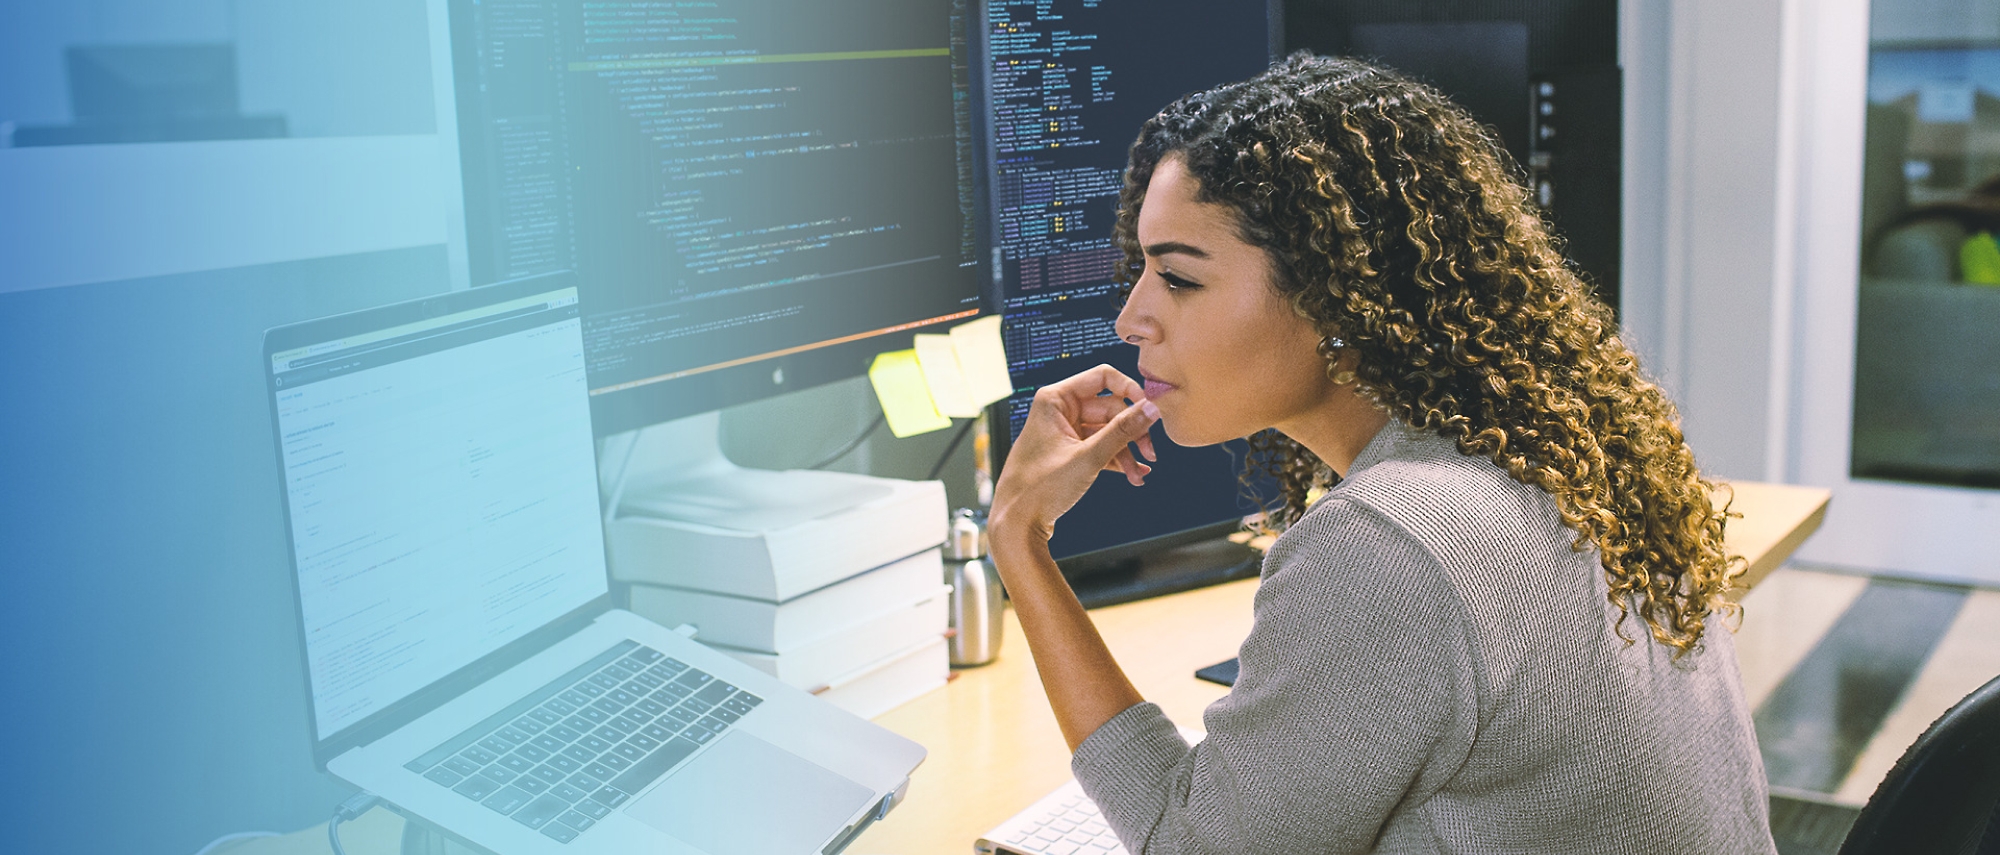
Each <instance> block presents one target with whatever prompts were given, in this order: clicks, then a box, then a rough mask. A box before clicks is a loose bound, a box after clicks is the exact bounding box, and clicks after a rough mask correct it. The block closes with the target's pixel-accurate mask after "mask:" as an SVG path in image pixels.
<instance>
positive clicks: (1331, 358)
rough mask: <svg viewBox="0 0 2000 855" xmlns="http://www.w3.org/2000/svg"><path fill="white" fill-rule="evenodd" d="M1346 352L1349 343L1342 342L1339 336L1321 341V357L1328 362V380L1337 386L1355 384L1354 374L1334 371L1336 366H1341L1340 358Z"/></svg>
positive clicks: (1324, 338)
mask: <svg viewBox="0 0 2000 855" xmlns="http://www.w3.org/2000/svg"><path fill="white" fill-rule="evenodd" d="M1346 350H1347V342H1345V341H1342V340H1341V339H1340V337H1339V336H1331V335H1330V336H1326V337H1323V338H1321V339H1320V340H1319V356H1320V358H1321V359H1324V360H1326V379H1328V380H1332V381H1333V383H1334V385H1336V386H1345V385H1347V384H1349V383H1352V382H1354V372H1352V371H1336V370H1334V366H1336V365H1339V364H1340V357H1341V355H1342V354H1343V353H1344V352H1345V351H1346Z"/></svg>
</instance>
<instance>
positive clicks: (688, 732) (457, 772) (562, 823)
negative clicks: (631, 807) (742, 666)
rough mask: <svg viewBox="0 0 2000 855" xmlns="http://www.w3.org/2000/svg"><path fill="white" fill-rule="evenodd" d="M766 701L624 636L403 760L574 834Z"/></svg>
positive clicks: (547, 828) (491, 804) (564, 837)
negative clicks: (595, 655) (513, 701)
mask: <svg viewBox="0 0 2000 855" xmlns="http://www.w3.org/2000/svg"><path fill="white" fill-rule="evenodd" d="M762 702H763V699H762V698H759V697H757V696H756V695H753V694H750V693H749V692H746V691H743V690H742V689H738V688H736V687H735V686H732V685H730V684H728V683H725V682H723V681H721V680H717V679H715V678H714V677H712V676H710V675H708V674H707V673H705V672H703V671H702V670H701V669H698V668H693V667H690V666H688V665H687V664H686V663H684V662H681V661H679V660H676V659H671V658H668V657H667V656H666V655H665V654H662V653H660V652H659V651H657V650H654V649H652V648H650V647H646V646H644V645H642V644H639V643H638V642H636V641H623V642H620V643H618V644H616V645H613V646H612V647H611V649H609V650H606V651H604V652H603V653H601V654H599V655H598V656H597V657H596V658H594V659H592V660H591V661H589V662H586V663H584V664H583V665H582V666H579V667H578V668H576V669H575V670H572V671H570V672H569V673H568V674H564V675H563V676H561V677H558V678H556V679H555V680H552V681H550V682H549V683H548V685H546V686H543V687H542V688H540V689H538V690H536V691H535V692H534V693H532V694H530V695H529V696H528V697H526V698H523V699H522V700H521V701H519V702H517V703H515V704H513V705H512V706H509V707H508V708H506V709H504V710H501V711H500V712H498V713H496V714H494V715H492V716H490V717H488V718H487V719H486V720H485V721H482V722H480V723H479V724H476V725H473V726H472V727H470V728H468V729H466V731H465V732H464V733H461V734H459V735H457V736H455V737H452V738H451V739H448V740H445V742H444V743H443V744H442V745H439V746H438V747H436V748H433V749H431V750H430V751H428V752H425V753H424V755H423V756H422V757H418V758H417V759H415V760H412V761H410V762H409V763H407V764H404V767H403V768H406V769H409V770H410V771H412V772H418V773H421V774H422V775H423V776H424V777H425V778H427V779H429V780H431V781H434V782H436V783H437V784H438V785H439V786H442V787H449V788H451V790H452V791H453V792H456V793H458V794H459V795H462V796H464V797H466V798H468V799H472V800H473V801H476V802H479V803H480V804H482V805H485V806H486V807H488V808H490V809H492V810H493V811H495V812H496V813H499V814H501V815H503V816H508V817H512V818H513V820H514V821H515V822H518V823H520V824H522V825H525V826H527V827H529V828H532V829H535V830H537V831H540V832H541V833H542V834H544V835H547V836H549V837H551V838H554V839H555V840H557V841H559V842H562V843H568V842H570V841H571V840H575V839H576V837H577V835H578V834H581V833H583V832H584V831H587V830H589V829H590V827H591V826H592V825H595V824H596V823H597V821H598V820H600V819H603V818H604V816H605V815H606V814H608V813H610V812H611V810H612V808H615V807H618V806H619V805H620V804H622V803H624V802H625V801H626V800H628V799H630V798H631V797H632V796H633V795H636V794H637V793H638V792H639V791H640V790H641V789H644V788H645V786H646V785H647V784H650V783H652V782H653V781H654V780H657V779H658V778H659V777H660V776H661V775H663V774H666V772H667V770H669V769H672V768H673V767H674V766H675V765H677V764H679V763H680V762H681V761H682V760H685V759H687V757H688V755H690V754H693V753H694V752H695V750H696V749H699V748H700V747H701V746H702V745H704V744H706V743H708V742H709V741H711V740H713V739H715V737H716V736H718V735H720V734H721V733H722V732H723V731H724V730H727V729H728V728H729V726H730V725H732V724H735V723H736V721H737V720H738V719H740V718H742V717H743V716H744V715H746V714H748V713H749V712H750V710H751V709H753V708H755V707H756V706H757V705H758V704H759V703H762Z"/></svg>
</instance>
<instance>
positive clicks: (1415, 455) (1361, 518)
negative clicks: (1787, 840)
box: [1072, 422, 1776, 855]
mask: <svg viewBox="0 0 2000 855" xmlns="http://www.w3.org/2000/svg"><path fill="white" fill-rule="evenodd" d="M1575 537H1576V534H1575V532H1574V531H1571V530H1570V529H1567V528H1564V527H1563V525H1562V522H1561V520H1560V518H1559V517H1558V516H1557V513H1556V508H1555V503H1554V501H1553V500H1552V499H1551V498H1550V497H1549V496H1548V495H1547V494H1546V493H1544V492H1542V491H1541V490H1539V489H1536V488H1534V487H1530V486H1527V485H1524V484H1521V483H1520V482H1518V481H1515V480H1513V479H1512V478H1509V477H1508V476H1507V474H1506V473H1505V472H1502V471H1501V470H1500V469H1499V468H1498V467H1496V466H1495V465H1493V464H1492V463H1491V462H1490V461H1487V460H1484V459H1480V458H1474V457H1468V456H1465V455H1462V454H1460V453H1459V452H1458V450H1457V449H1456V448H1455V447H1454V446H1453V444H1452V443H1451V442H1449V441H1447V440H1444V439H1441V438H1438V437H1436V436H1431V435H1426V434H1422V433H1418V432H1416V431H1412V430H1409V429H1407V428H1405V427H1403V426H1401V425H1399V424H1398V423H1395V422H1391V423H1390V426H1389V427H1387V428H1385V429H1383V430H1382V432H1381V433H1380V434H1378V435H1377V436H1376V437H1375V439H1374V440H1373V441H1372V442H1370V443H1369V445H1368V447H1367V448H1366V449H1364V450H1363V451H1362V452H1361V455H1360V457H1359V458H1358V459H1357V460H1355V461H1354V465H1353V467H1352V468H1351V470H1350V471H1349V473H1348V476H1347V478H1346V479H1345V480H1344V481H1342V482H1341V484H1340V486H1338V487H1336V488H1335V489H1333V490H1332V491H1330V492H1329V493H1328V495H1327V496H1326V497H1325V498H1324V499H1322V500H1321V501H1320V502H1319V503H1318V504H1317V505H1315V506H1313V508H1312V509H1311V510H1310V511H1308V512H1307V513H1306V514H1305V516H1304V518H1302V519H1301V520H1299V521H1298V523H1297V524H1295V525H1294V526H1292V528H1291V529H1290V530H1289V531H1287V532H1285V534H1284V535H1283V536H1282V537H1280V538H1278V541H1277V543H1276V544H1275V545H1274V546H1272V548H1271V551H1270V554H1269V555H1268V556H1266V557H1265V559H1264V569H1263V579H1262V582H1261V583H1260V584H1261V587H1259V588H1258V591H1257V598H1256V625H1255V627H1254V628H1253V629H1252V630H1251V632H1250V637H1249V638H1248V639H1247V640H1245V641H1244V642H1243V647H1242V650H1241V658H1242V673H1241V676H1240V677H1239V678H1238V679H1237V682H1236V687H1235V688H1234V689H1233V690H1232V691H1231V692H1230V693H1229V696H1228V697H1225V698H1223V699H1222V700H1219V701H1217V702H1215V703H1214V704H1213V705H1211V706H1209V708H1208V711H1207V713H1206V714H1205V715H1204V716H1203V723H1204V724H1205V725H1206V728H1207V730H1208V737H1207V739H1206V740H1205V741H1203V742H1201V743H1200V744H1199V745H1196V746H1194V747H1193V748H1190V747H1189V746H1188V744H1187V743H1186V742H1185V741H1183V740H1182V738H1181V737H1180V735H1179V734H1178V733H1177V732H1176V731H1175V729H1174V727H1173V725H1172V724H1171V723H1169V722H1168V721H1167V719H1166V717H1165V716H1164V715H1163V714H1162V713H1161V712H1160V708H1159V707H1158V706H1155V705H1153V704H1150V703H1142V704H1138V705H1136V706H1133V707H1131V708H1130V709H1127V710H1125V711H1124V712H1122V713H1120V714H1119V715H1118V716H1117V717H1115V718H1113V719H1112V720H1111V721H1109V722H1107V723H1106V724H1105V725H1104V726H1103V727H1101V728H1099V729H1098V730H1097V731H1096V732H1095V733H1093V734H1091V735H1090V737H1089V738H1088V739H1085V740H1084V742H1083V745H1082V746H1080V747H1079V748H1078V749H1077V752H1076V756H1075V757H1074V758H1073V759H1072V768H1073V769H1074V770H1075V773H1076V777H1077V779H1078V781H1080V782H1081V783H1082V785H1083V789H1084V791H1085V792H1086V793H1088V794H1089V795H1090V797H1091V798H1092V799H1094V800H1096V801H1097V803H1098V805H1099V806H1100V807H1101V808H1102V809H1103V811H1104V815H1105V817H1106V820H1107V821H1108V822H1109V823H1110V825H1111V827H1112V828H1113V829H1115V830H1116V831H1117V832H1118V836H1119V838H1120V839H1122V840H1123V841H1124V842H1125V845H1126V848H1128V849H1130V850H1131V851H1132V852H1134V853H1145V854H1146V855H1158V854H1159V853H1195V852H1215V853H1223V852H1227V853H1294V852H1296V853H1306V852H1314V853H1320V852H1328V853H1330V852H1422V853H1445V852H1454V853H1500V852H1521V853H1556V852H1578V853H1584V852H1588V853H1739V852H1751V853H1771V852H1775V851H1776V850H1775V848H1774V847H1773V845H1772V842H1771V833H1770V822H1769V818H1768V815H1767V810H1768V806H1767V802H1766V798H1767V795H1766V793H1767V785H1766V782H1765V778H1764V767H1763V762H1762V760H1761V759H1760V758H1759V757H1758V754H1757V737H1756V734H1755V732H1754V731H1753V730H1752V729H1751V725H1750V712H1749V710H1748V708H1747V706H1746V705H1745V702H1744V699H1743V688H1742V679H1741V677H1740V676H1739V675H1738V673H1737V669H1736V652H1735V647H1734V645H1733V643H1732V640H1731V638H1730V632H1729V630H1728V629H1727V628H1725V627H1723V626H1722V624H1723V621H1721V620H1711V621H1710V622H1709V627H1710V628H1709V631H1708V632H1707V633H1706V635H1704V636H1703V638H1704V642H1703V648H1702V649H1701V650H1700V651H1699V652H1698V653H1694V654H1689V655H1688V656H1686V657H1684V658H1683V659H1682V660H1681V661H1680V662H1678V663H1677V662H1674V661H1673V660H1672V657H1671V652H1672V650H1671V648H1665V647H1663V646H1661V645H1659V644H1657V643H1655V642H1653V641H1652V640H1651V636H1650V635H1649V634H1648V633H1647V631H1646V626H1645V624H1644V622H1643V621H1641V620H1640V619H1638V618H1637V617H1636V616H1635V617H1633V618H1631V619H1629V620H1627V621H1626V622H1625V624H1624V633H1625V635H1626V636H1629V637H1631V638H1634V639H1636V640H1637V641H1636V643H1635V644H1632V645H1630V646H1627V645H1626V644H1625V643H1624V642H1623V641H1622V640H1620V638H1619V635H1618V632H1617V630H1616V629H1615V627H1614V625H1615V622H1616V621H1617V619H1618V612H1617V610H1616V609H1615V608H1614V607H1613V606H1611V605H1610V603H1609V602H1608V601H1607V599H1606V596H1605V591H1606V588H1605V582H1604V575H1603V572H1602V571H1601V569H1600V568H1599V567H1598V565H1597V553H1596V552H1595V550H1588V549H1586V550H1585V551H1582V552H1577V551H1573V550H1572V549H1571V546H1570V544H1571V543H1572V542H1573V541H1574V540H1575Z"/></svg>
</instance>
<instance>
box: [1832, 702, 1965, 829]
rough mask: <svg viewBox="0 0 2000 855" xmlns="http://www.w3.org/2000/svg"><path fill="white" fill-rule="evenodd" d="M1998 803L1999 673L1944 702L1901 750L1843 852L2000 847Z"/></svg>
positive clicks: (1859, 818)
mask: <svg viewBox="0 0 2000 855" xmlns="http://www.w3.org/2000/svg"><path fill="white" fill-rule="evenodd" d="M1996 808H2000V677H1996V678H1994V679H1993V680H1992V681H1991V682H1989V683H1987V684H1986V685H1984V686H1981V687H1980V688H1979V690H1978V691H1975V692H1973V693H1972V694H1970V695H1967V696H1966V697H1965V700H1962V701H1959V702H1958V705H1957V706H1954V707H1952V708H1951V709H1949V710H1946V711H1945V714H1944V715H1942V716H1939V717H1938V720H1937V721H1935V722H1932V723H1931V726H1930V729H1929V730H1926V731H1924V735H1923V736H1920V737H1917V741H1916V743H1915V744H1913V745H1911V746H1910V749H1909V750H1908V751H1905V752H1903V757H1902V759H1900V760H1897V761H1896V767H1895V768H1894V769H1891V770H1890V771H1889V777H1887V778H1884V779H1883V780H1882V786H1880V787H1877V788H1875V795H1873V796H1871V797H1869V799H1868V805H1867V806H1866V807H1864V808H1862V809H1861V816H1860V817H1858V818H1857V819H1855V821H1854V828H1853V829H1852V830H1851V831H1849V832H1848V833H1847V842H1845V843H1843V844H1841V847H1840V855H1886V853H1937V855H1993V853H2000V815H1996ZM1982 840H1983V841H1984V844H1983V845H1982Z"/></svg>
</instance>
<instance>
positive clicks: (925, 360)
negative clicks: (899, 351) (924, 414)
mask: <svg viewBox="0 0 2000 855" xmlns="http://www.w3.org/2000/svg"><path fill="white" fill-rule="evenodd" d="M916 340H917V343H916V347H917V365H918V366H920V367H922V368H923V369H924V383H925V384H927V385H929V386H930V390H931V403H932V404H935V405H937V411H938V412H939V413H940V414H942V415H944V416H946V417H948V418H954V419H970V418H977V417H978V416H979V405H978V404H975V403H973V402H972V387H970V386H967V385H966V383H965V372H963V371H960V370H959V368H958V352H957V351H956V350H954V349H953V348H952V346H951V336H949V335H923V334H919V335H918V336H917V337H916Z"/></svg>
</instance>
